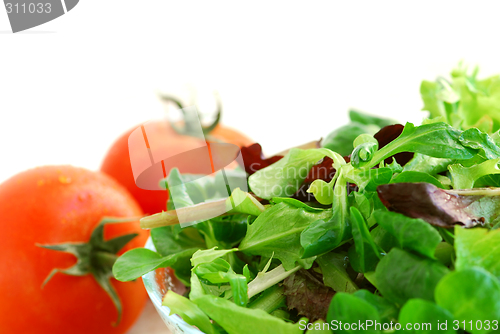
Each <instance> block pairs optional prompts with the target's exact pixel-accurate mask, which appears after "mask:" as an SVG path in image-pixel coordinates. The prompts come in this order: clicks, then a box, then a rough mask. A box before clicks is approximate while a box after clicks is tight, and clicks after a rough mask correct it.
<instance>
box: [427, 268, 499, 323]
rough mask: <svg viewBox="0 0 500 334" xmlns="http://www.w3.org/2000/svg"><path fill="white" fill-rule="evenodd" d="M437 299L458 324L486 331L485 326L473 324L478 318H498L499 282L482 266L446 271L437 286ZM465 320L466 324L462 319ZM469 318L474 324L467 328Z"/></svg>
mask: <svg viewBox="0 0 500 334" xmlns="http://www.w3.org/2000/svg"><path fill="white" fill-rule="evenodd" d="M436 303H437V304H438V305H439V306H441V307H443V308H445V309H447V310H448V311H450V313H451V314H452V315H453V316H454V317H455V319H456V320H458V321H459V322H460V327H461V328H462V329H465V330H467V331H470V332H471V333H488V332H490V331H491V327H490V330H487V329H486V328H485V327H484V326H481V327H482V329H478V328H476V326H475V324H476V322H477V321H481V322H482V323H483V324H485V323H486V321H489V322H490V323H491V321H493V320H498V319H500V283H499V282H498V279H497V278H496V277H495V276H493V275H492V274H490V273H489V272H487V271H486V270H484V269H482V268H478V267H475V268H468V269H464V270H461V271H454V272H451V273H449V274H448V275H446V276H445V277H444V278H443V279H442V280H441V281H440V282H439V284H438V285H437V287H436ZM462 321H464V322H465V328H464V327H463V326H464V323H463V322H462ZM469 321H472V324H474V326H471V327H472V328H470V325H469Z"/></svg>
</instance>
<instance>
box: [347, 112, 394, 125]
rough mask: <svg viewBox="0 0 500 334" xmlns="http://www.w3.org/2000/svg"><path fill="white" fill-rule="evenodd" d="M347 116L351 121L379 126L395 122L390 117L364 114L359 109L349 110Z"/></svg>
mask: <svg viewBox="0 0 500 334" xmlns="http://www.w3.org/2000/svg"><path fill="white" fill-rule="evenodd" d="M349 118H350V119H351V121H352V122H358V123H361V124H366V125H371V124H374V125H377V126H379V127H381V128H383V127H384V126H387V125H392V124H395V123H397V122H396V121H395V120H393V119H390V118H382V117H378V116H374V115H370V114H366V113H364V112H361V111H357V110H349Z"/></svg>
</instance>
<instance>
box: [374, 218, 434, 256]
mask: <svg viewBox="0 0 500 334" xmlns="http://www.w3.org/2000/svg"><path fill="white" fill-rule="evenodd" d="M373 215H374V217H375V220H376V221H377V223H378V224H379V225H380V226H382V227H383V228H384V229H385V230H386V231H387V232H389V233H390V234H392V235H393V236H394V237H396V239H397V240H398V243H399V247H400V248H402V249H407V250H413V251H415V252H418V253H420V254H422V255H424V256H427V257H429V258H431V259H435V257H434V252H435V250H436V247H437V245H438V244H439V243H440V242H441V239H442V238H441V235H440V234H439V232H438V231H436V229H435V228H433V227H432V226H431V225H430V224H429V223H427V222H425V221H423V220H422V219H414V218H409V217H406V216H404V215H402V214H400V213H396V212H389V211H375V212H374V213H373Z"/></svg>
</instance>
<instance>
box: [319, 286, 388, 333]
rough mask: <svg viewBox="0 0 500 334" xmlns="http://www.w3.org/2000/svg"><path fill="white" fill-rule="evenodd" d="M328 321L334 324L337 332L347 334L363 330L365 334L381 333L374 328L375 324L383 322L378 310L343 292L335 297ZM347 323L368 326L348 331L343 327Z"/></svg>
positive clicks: (331, 304) (329, 310)
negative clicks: (340, 331)
mask: <svg viewBox="0 0 500 334" xmlns="http://www.w3.org/2000/svg"><path fill="white" fill-rule="evenodd" d="M326 320H327V321H328V322H329V323H330V324H333V326H332V328H333V330H334V331H335V332H336V331H338V330H342V332H346V333H358V331H361V330H363V332H364V333H380V331H379V330H377V329H376V328H375V326H374V323H375V322H378V323H380V322H381V321H380V316H379V314H378V312H377V309H376V308H375V307H373V306H372V305H371V304H370V303H369V302H367V301H366V300H363V299H361V298H358V297H356V296H353V295H350V294H347V293H343V292H338V293H336V294H335V296H333V298H332V301H331V303H330V308H329V309H328V314H327V316H326ZM345 323H349V324H356V325H358V324H366V326H364V327H363V328H357V326H356V328H353V327H351V328H350V329H349V330H346V329H345V327H342V324H345ZM368 324H371V326H368ZM335 325H337V326H335ZM372 326H373V328H372ZM336 327H337V328H336Z"/></svg>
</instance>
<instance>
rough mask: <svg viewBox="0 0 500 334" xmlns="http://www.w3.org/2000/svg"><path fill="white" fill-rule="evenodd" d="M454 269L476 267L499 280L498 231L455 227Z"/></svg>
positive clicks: (499, 248)
mask: <svg viewBox="0 0 500 334" xmlns="http://www.w3.org/2000/svg"><path fill="white" fill-rule="evenodd" d="M455 250H456V254H457V260H456V262H455V268H456V269H457V270H463V269H467V268H472V267H474V266H478V267H481V268H484V269H486V270H487V271H489V272H490V273H492V274H493V275H495V276H496V277H497V278H498V279H500V261H499V259H500V230H493V231H488V230H487V229H485V228H474V229H464V228H462V227H458V226H457V227H455Z"/></svg>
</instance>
